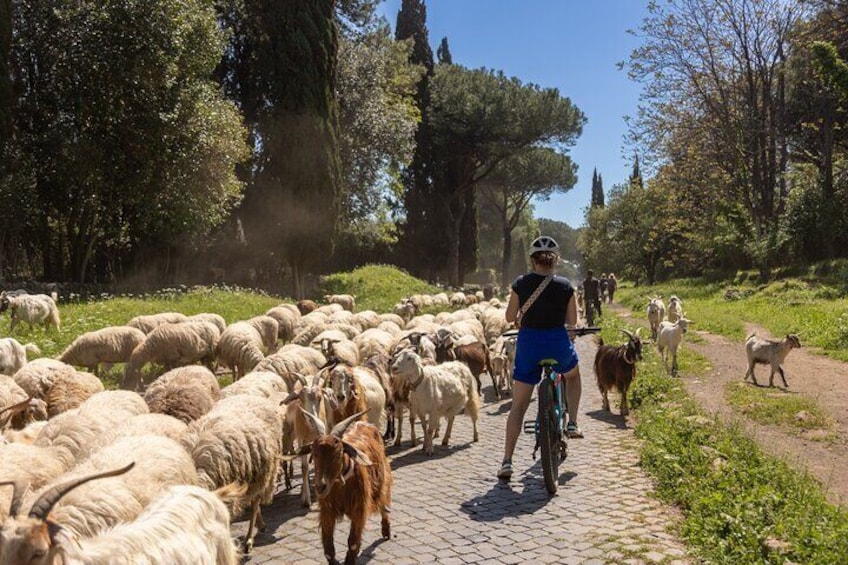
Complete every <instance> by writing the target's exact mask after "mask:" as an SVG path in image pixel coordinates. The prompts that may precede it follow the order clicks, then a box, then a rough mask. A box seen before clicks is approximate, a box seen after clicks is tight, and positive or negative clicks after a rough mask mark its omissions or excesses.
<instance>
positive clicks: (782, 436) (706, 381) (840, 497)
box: [612, 305, 848, 504]
mask: <svg viewBox="0 0 848 565" xmlns="http://www.w3.org/2000/svg"><path fill="white" fill-rule="evenodd" d="M612 310H614V311H615V312H616V313H617V314H618V315H619V316H620V317H622V318H626V319H627V320H628V321H629V322H630V323H637V324H641V325H645V326H647V321H646V320H644V319H642V318H638V317H636V318H634V317H633V316H632V314H631V312H630V311H628V310H627V309H625V308H624V307H621V306H617V305H613V306H612ZM745 329H746V333H751V332H754V331H756V332H757V335H759V336H761V337H770V336H769V333H768V332H767V331H766V330H765V329H764V328H761V327H757V326H755V325H753V324H746V327H745ZM697 334H698V335H699V336H701V337H702V338H703V339H704V343H686V344H685V346H686V347H688V348H690V349H692V350H693V351H695V352H697V353H699V354H700V355H703V356H704V357H706V358H707V359H708V360H709V362H710V364H711V365H712V369H711V370H710V372H709V373H708V374H706V375H704V376H702V377H695V376H693V375H692V374H687V373H686V367H685V365H684V366H681V367H680V376H681V378H682V380H683V384H684V385H685V387H686V390H687V391H688V392H689V394H690V395H691V396H692V397H693V398H695V399H696V400H697V401H698V402H699V403H700V404H701V406H703V407H704V409H705V410H707V411H708V412H710V413H712V414H716V415H718V416H720V417H721V418H723V419H724V420H725V421H728V422H731V421H733V422H739V423H740V424H741V425H742V427H743V429H745V431H746V432H747V433H748V434H749V435H750V436H751V437H753V438H754V439H755V440H756V441H757V443H758V444H759V445H760V446H761V447H762V448H763V449H764V450H765V451H766V452H767V453H770V454H773V455H777V456H779V457H781V458H783V459H785V460H786V461H788V462H789V463H790V464H792V465H793V466H795V467H797V468H801V469H806V470H807V471H808V472H809V473H810V474H811V475H813V476H814V477H815V478H817V479H818V480H819V481H820V482H821V483H822V485H823V486H824V489H825V492H826V493H827V495H828V499H829V500H830V501H831V502H833V503H836V504H845V503H848V441H846V438H848V363H843V362H840V361H835V360H833V359H829V358H827V357H823V356H820V355H816V354H815V353H813V352H812V351H810V350H808V349H803V348H802V349H800V350H793V351H792V352H791V353H790V354H789V356H788V357H787V358H786V362H785V363H784V365H783V369H784V371H785V373H786V380H787V382H788V384H789V392H788V393H784V392H780V390H779V389H774V390H775V394H801V395H804V396H806V397H808V398H810V399H812V400H813V401H815V402H816V404H818V406H820V407H821V408H822V410H823V411H824V412H825V414H827V415H828V416H829V417H830V418H832V419H833V421H834V428H833V430H832V432H833V434H835V436H836V439H835V440H832V441H820V440H819V441H817V440H815V439H814V438H815V436H816V431H815V430H813V431H810V432H808V433H806V434H802V435H801V436H800V437H799V436H797V435H793V434H792V433H791V432H787V431H783V430H781V429H780V428H777V427H776V426H767V425H760V424H757V423H754V422H752V421H750V420H748V419H747V418H745V417H744V416H743V415H742V414H740V413H739V412H738V411H737V410H734V408H733V407H731V406H729V405H728V404H727V401H726V398H725V394H724V391H725V386H726V385H727V383H730V382H733V381H742V379H743V378H744V376H745V371H746V369H747V361H746V357H745V347H744V345H743V344H742V343H739V342H735V341H731V340H729V339H727V338H724V337H722V336H717V335H713V334H710V333H708V332H702V331H698V332H697ZM756 374H757V381H758V382H759V383H760V384H761V385H763V384H766V385H767V384H768V368H767V367H764V366H762V365H760V366H759V367H758V368H757V369H756ZM775 379H776V381H779V380H780V377H779V376H775ZM752 386H753V385H752Z"/></svg>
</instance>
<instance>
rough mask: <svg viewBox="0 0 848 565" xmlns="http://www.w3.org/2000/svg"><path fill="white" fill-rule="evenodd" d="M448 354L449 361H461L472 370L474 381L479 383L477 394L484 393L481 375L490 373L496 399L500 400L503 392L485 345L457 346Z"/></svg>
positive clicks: (477, 343) (478, 343)
mask: <svg viewBox="0 0 848 565" xmlns="http://www.w3.org/2000/svg"><path fill="white" fill-rule="evenodd" d="M447 353H448V360H449V361H461V362H463V363H465V364H466V365H468V368H469V369H471V374H472V375H474V380H475V381H477V394H482V391H483V385H482V383H481V382H480V373H482V372H483V371H488V373H489V375H490V376H491V377H492V386H493V387H494V389H495V397H497V399H498V400H500V398H501V392H500V390H499V387H498V383H497V381H495V372H494V371H493V370H492V363H491V361H490V359H489V349H488V348H487V347H486V346H485V345H484V344H482V343H480V342H479V341H478V342H475V343H469V344H466V345H455V346H453V347H451V348H450V349H448V352H447Z"/></svg>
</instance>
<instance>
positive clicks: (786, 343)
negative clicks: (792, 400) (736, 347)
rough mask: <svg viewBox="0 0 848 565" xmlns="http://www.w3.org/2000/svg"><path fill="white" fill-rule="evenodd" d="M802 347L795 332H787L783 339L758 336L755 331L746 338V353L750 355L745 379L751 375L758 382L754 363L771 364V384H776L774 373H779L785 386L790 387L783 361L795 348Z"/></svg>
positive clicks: (755, 382)
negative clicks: (784, 371) (787, 382)
mask: <svg viewBox="0 0 848 565" xmlns="http://www.w3.org/2000/svg"><path fill="white" fill-rule="evenodd" d="M796 347H797V348H799V349H800V347H801V340H800V339H799V338H798V336H797V335H795V334H786V337H784V338H783V339H781V340H776V339H763V338H759V337H757V334H755V333H753V334H751V335H749V336H748V339H746V340H745V353H747V355H748V371H747V372H746V373H745V380H746V381H747V380H748V377H751V380H752V381H753V382H754V384H755V385H756V384H758V383H757V377H756V376H754V365H757V364H760V365H770V366H771V374H770V375H769V386H774V374H775V373H778V374H779V375H780V378H781V380H782V381H783V388H787V389H788V388H789V385H788V384H786V376H785V375H784V374H783V367H781V365H783V361H784V360H785V359H786V356H787V355H789V352H790V351H792V349H794V348H796Z"/></svg>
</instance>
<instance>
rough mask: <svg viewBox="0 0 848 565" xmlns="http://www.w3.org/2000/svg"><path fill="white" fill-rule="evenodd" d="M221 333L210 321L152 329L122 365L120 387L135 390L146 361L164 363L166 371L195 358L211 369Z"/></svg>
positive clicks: (189, 362)
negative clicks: (122, 371)
mask: <svg viewBox="0 0 848 565" xmlns="http://www.w3.org/2000/svg"><path fill="white" fill-rule="evenodd" d="M220 337H221V333H220V332H219V331H218V327H217V326H215V325H214V324H211V323H209V322H181V323H179V324H163V325H161V326H159V327H157V328H156V329H155V330H153V331H151V332H150V333H149V334H148V335H147V338H146V339H145V340H144V341H143V342H142V343H141V345H139V346H138V347H136V348H135V350H134V351H133V352H132V355H131V356H130V360H129V362H128V363H127V364H126V366H125V368H124V379H123V381H122V382H121V388H123V389H127V390H135V389H136V388H137V387H138V385H139V383H140V381H141V369H142V368H143V367H144V366H145V365H147V364H148V363H155V364H158V365H163V366H164V367H165V370H166V371H169V370H171V369H173V368H175V367H178V366H181V365H188V364H192V363H196V362H198V361H200V362H202V363H204V364H205V365H206V366H207V367H209V368H210V370H211V368H212V367H213V364H214V359H215V352H216V347H217V345H218V341H219V338H220Z"/></svg>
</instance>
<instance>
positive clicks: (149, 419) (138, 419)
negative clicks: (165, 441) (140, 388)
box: [115, 413, 188, 441]
mask: <svg viewBox="0 0 848 565" xmlns="http://www.w3.org/2000/svg"><path fill="white" fill-rule="evenodd" d="M187 427H188V426H187V425H186V423H185V422H184V421H182V420H179V419H177V418H175V417H173V416H169V415H167V414H159V413H151V414H139V415H138V416H133V417H132V418H130V419H129V420H127V421H126V422H124V423H122V424H121V425H120V426H118V428H117V429H116V430H115V438H116V439H117V438H122V437H134V436H143V435H155V436H164V437H169V438H171V439H172V440H175V441H179V440H180V438H181V437H182V435H183V434H184V433H185V431H186V428H187Z"/></svg>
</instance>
